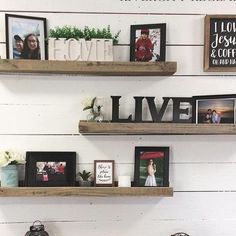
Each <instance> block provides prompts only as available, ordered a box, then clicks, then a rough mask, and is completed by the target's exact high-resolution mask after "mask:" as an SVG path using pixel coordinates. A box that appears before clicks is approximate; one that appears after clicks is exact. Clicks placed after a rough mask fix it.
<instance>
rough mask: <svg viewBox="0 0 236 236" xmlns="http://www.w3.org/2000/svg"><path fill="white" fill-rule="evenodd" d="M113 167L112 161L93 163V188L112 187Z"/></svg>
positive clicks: (96, 161) (113, 162)
mask: <svg viewBox="0 0 236 236" xmlns="http://www.w3.org/2000/svg"><path fill="white" fill-rule="evenodd" d="M114 165H115V161H113V160H95V161H94V186H101V187H112V186H114Z"/></svg>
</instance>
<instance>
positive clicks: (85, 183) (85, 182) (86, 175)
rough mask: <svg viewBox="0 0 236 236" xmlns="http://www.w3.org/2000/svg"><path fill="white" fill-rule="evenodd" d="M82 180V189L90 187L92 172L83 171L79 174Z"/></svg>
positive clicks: (80, 183) (80, 182)
mask: <svg viewBox="0 0 236 236" xmlns="http://www.w3.org/2000/svg"><path fill="white" fill-rule="evenodd" d="M78 175H79V177H80V180H79V185H80V186H81V187H90V186H91V176H92V174H91V172H90V171H86V170H83V171H82V172H79V173H78Z"/></svg>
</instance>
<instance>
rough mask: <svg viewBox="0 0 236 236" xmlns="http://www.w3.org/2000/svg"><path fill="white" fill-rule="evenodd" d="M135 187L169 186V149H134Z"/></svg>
mask: <svg viewBox="0 0 236 236" xmlns="http://www.w3.org/2000/svg"><path fill="white" fill-rule="evenodd" d="M134 179H135V181H134V182H135V186H141V187H168V186H169V147H135V178H134Z"/></svg>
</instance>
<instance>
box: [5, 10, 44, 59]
mask: <svg viewBox="0 0 236 236" xmlns="http://www.w3.org/2000/svg"><path fill="white" fill-rule="evenodd" d="M5 22H6V48H7V50H6V57H7V58H8V59H32V60H34V59H36V60H45V59H47V47H46V41H45V39H46V38H47V36H46V18H41V17H31V16H22V15H11V14H6V15H5Z"/></svg>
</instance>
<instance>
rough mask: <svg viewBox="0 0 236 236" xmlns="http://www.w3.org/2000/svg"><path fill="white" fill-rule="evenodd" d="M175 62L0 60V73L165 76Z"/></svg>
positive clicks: (173, 66)
mask: <svg viewBox="0 0 236 236" xmlns="http://www.w3.org/2000/svg"><path fill="white" fill-rule="evenodd" d="M176 70H177V63H176V62H80V61H49V60H8V59H1V60H0V73H11V74H12V73H17V74H18V73H30V74H34V73H37V74H74V75H79V74H81V75H85V74H86V75H106V76H107V75H111V76H167V75H173V74H174V73H175V72H176Z"/></svg>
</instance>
